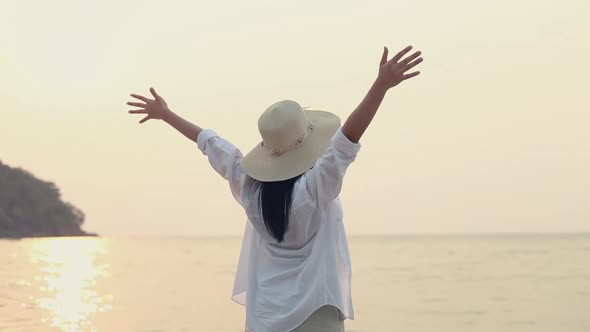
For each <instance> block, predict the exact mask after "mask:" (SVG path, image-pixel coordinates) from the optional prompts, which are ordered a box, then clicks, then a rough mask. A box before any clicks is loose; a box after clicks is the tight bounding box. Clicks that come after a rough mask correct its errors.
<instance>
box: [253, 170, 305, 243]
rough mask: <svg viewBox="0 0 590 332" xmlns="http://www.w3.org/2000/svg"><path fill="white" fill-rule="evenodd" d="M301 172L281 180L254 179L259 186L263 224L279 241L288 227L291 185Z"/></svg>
mask: <svg viewBox="0 0 590 332" xmlns="http://www.w3.org/2000/svg"><path fill="white" fill-rule="evenodd" d="M303 174H304V173H303ZM303 174H299V175H297V176H295V177H293V178H290V179H287V180H283V181H274V182H264V181H256V183H257V184H258V187H259V188H260V194H259V196H258V202H259V207H260V211H261V213H260V214H261V216H262V219H264V225H265V226H266V229H267V230H268V232H269V233H270V234H271V235H272V237H273V238H275V239H276V240H277V241H278V242H279V243H280V242H283V240H284V237H285V233H286V232H287V229H288V227H289V212H290V211H291V203H292V199H293V186H294V185H295V182H296V181H297V180H298V179H299V178H300V177H301V176H302V175H303Z"/></svg>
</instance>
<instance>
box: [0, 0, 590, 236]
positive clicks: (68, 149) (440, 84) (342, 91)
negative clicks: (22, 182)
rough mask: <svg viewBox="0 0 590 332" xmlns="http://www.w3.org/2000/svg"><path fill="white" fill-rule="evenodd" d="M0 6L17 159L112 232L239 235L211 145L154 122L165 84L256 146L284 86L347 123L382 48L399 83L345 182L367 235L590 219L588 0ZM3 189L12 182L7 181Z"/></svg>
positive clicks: (201, 115) (14, 162) (0, 146)
mask: <svg viewBox="0 0 590 332" xmlns="http://www.w3.org/2000/svg"><path fill="white" fill-rule="evenodd" d="M2 7H3V9H2V11H1V12H0V42H1V45H2V46H1V49H0V50H1V51H0V98H1V99H0V100H1V103H2V107H1V109H0V160H2V161H3V162H4V163H7V164H8V165H11V166H20V167H23V168H25V169H27V170H29V171H31V172H32V173H34V174H35V175H37V176H38V177H40V178H42V179H45V180H48V181H52V182H55V183H56V184H57V185H58V186H59V188H61V190H62V195H63V198H64V199H65V200H66V201H70V202H72V203H73V204H74V205H76V206H78V207H79V208H80V209H82V210H83V211H84V212H85V213H86V216H87V218H86V223H85V228H86V229H88V230H91V231H96V232H99V233H101V234H104V235H130V234H139V235H145V234H150V235H156V234H157V235H220V234H228V235H240V234H242V232H243V229H244V222H245V221H246V219H245V218H246V217H245V215H244V213H243V212H242V210H241V208H240V207H239V206H238V204H237V203H235V201H234V200H233V198H232V196H231V194H230V192H229V187H228V185H227V184H226V183H225V182H224V181H223V179H221V177H219V176H218V175H217V174H216V173H215V172H214V171H213V170H212V169H211V168H210V166H209V164H208V162H207V160H206V158H205V156H203V155H202V154H201V152H200V151H199V150H198V149H197V146H196V144H195V143H192V142H191V141H189V140H187V139H185V138H184V137H183V136H181V135H180V134H178V133H176V132H175V131H174V130H173V129H172V128H171V127H169V126H167V125H166V124H165V123H163V122H160V121H155V120H150V121H148V122H147V123H144V124H142V125H139V124H138V121H139V120H140V116H137V115H135V116H134V115H130V114H128V113H127V110H128V109H130V108H132V107H128V106H127V105H125V103H126V102H127V101H129V100H130V99H131V98H130V97H129V93H140V94H144V95H146V94H149V92H148V89H149V87H150V86H154V87H155V88H156V89H157V91H158V92H159V93H160V95H162V96H163V97H164V98H165V99H166V100H167V102H168V104H169V105H170V107H171V108H172V109H173V110H174V111H175V112H177V113H179V114H180V115H182V116H184V117H186V118H187V119H189V120H191V121H194V122H195V123H196V124H198V125H200V126H202V127H205V128H212V129H214V130H216V131H217V132H218V133H219V134H220V135H222V136H223V137H225V138H227V139H229V140H230V141H232V142H233V143H234V144H236V145H237V146H238V147H240V149H241V150H242V152H243V153H244V154H245V153H247V152H248V151H249V150H250V149H251V148H253V147H254V145H256V144H257V143H258V142H259V141H260V137H259V133H258V129H257V126H256V123H257V120H258V116H259V115H260V114H261V113H262V111H264V109H265V108H266V107H267V106H269V105H270V104H272V103H274V102H275V101H278V100H281V99H294V100H297V101H299V102H300V103H301V104H302V105H303V106H311V108H315V109H323V110H327V111H331V112H334V113H336V114H338V115H339V116H340V117H341V118H342V121H344V120H345V119H346V117H347V116H348V114H349V113H350V112H351V111H352V110H353V109H354V108H355V107H356V105H357V104H358V102H359V101H360V100H361V99H362V97H363V96H364V94H365V92H366V90H367V88H368V87H369V85H370V84H371V82H372V80H373V79H374V78H375V76H376V73H377V65H378V61H379V58H380V55H381V52H382V47H383V46H384V45H387V46H389V48H390V51H391V53H394V52H395V51H397V50H398V49H401V48H403V47H404V46H406V45H408V44H411V45H414V46H415V48H416V49H420V50H422V52H423V55H424V62H423V63H422V64H420V65H419V67H418V68H419V70H420V71H421V72H422V74H421V75H420V76H418V77H417V78H415V79H413V80H410V81H407V82H404V83H402V84H401V85H399V86H397V87H395V88H394V89H392V90H391V91H389V93H388V95H387V97H386V100H385V101H384V103H383V104H382V107H381V109H380V110H379V112H378V113H377V115H376V117H375V119H374V121H373V123H372V124H371V126H370V127H369V129H368V130H367V132H366V134H365V135H364V136H363V137H362V139H361V144H362V148H361V151H360V152H359V154H358V158H357V160H356V161H355V162H354V163H353V164H352V165H351V167H350V168H349V171H348V174H347V178H346V179H345V184H344V187H343V192H342V194H341V200H342V203H343V206H344V213H345V217H344V218H345V223H346V228H347V232H348V233H349V234H351V235H353V234H398V233H441V232H442V233H470V232H559V231H564V232H575V231H590V114H589V112H590V102H589V97H588V91H589V86H590V65H589V64H588V59H590V38H588V36H590V20H589V19H588V17H589V15H590V2H589V1H587V0H568V1H562V2H556V1H546V0H541V1H539V0H534V1H533V0H526V1H525V0H517V1H508V0H500V1H468V0H450V1H434V0H419V1H307V0H305V1H261V0H251V1H158V2H149V1H114V0H103V1H71V0H55V1H27V0H25V1H22V0H19V1H16V0H5V1H3V3H2ZM0 190H2V189H1V188H0Z"/></svg>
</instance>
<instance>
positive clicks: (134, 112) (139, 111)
mask: <svg viewBox="0 0 590 332" xmlns="http://www.w3.org/2000/svg"><path fill="white" fill-rule="evenodd" d="M129 113H131V114H147V111H146V110H129Z"/></svg>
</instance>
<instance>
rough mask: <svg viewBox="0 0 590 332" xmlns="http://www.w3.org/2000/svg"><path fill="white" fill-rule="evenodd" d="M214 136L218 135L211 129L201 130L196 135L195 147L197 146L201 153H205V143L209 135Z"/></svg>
mask: <svg viewBox="0 0 590 332" xmlns="http://www.w3.org/2000/svg"><path fill="white" fill-rule="evenodd" d="M215 136H218V135H217V133H216V132H215V131H213V129H203V130H201V132H200V133H199V135H198V136H197V147H199V150H201V152H203V154H205V145H206V144H207V141H208V140H209V139H210V138H211V137H215Z"/></svg>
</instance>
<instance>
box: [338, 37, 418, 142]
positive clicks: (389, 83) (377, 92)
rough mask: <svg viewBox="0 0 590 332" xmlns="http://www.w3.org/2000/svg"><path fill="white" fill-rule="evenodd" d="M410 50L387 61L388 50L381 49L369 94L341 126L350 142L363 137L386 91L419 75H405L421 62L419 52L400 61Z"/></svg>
mask: <svg viewBox="0 0 590 332" xmlns="http://www.w3.org/2000/svg"><path fill="white" fill-rule="evenodd" d="M411 49H412V46H408V47H406V48H404V49H403V50H401V51H400V52H399V53H398V54H396V55H395V56H394V57H393V58H391V60H389V61H387V52H388V50H387V47H384V48H383V55H382V56H381V61H380V62H379V75H378V76H377V79H376V80H375V82H374V83H373V85H372V86H371V88H370V89H369V92H367V95H366V96H365V98H363V100H362V101H361V103H360V104H359V105H358V106H357V108H356V109H355V110H354V111H353V112H352V113H351V114H350V115H349V116H348V119H346V122H345V123H344V125H342V133H344V135H346V137H348V139H349V140H350V141H352V142H354V143H357V142H358V141H359V140H360V138H361V136H363V133H364V132H365V130H366V129H367V127H368V126H369V124H370V123H371V120H373V117H374V116H375V113H377V109H379V105H381V102H382V101H383V97H385V93H386V92H387V90H389V89H390V88H392V87H394V86H396V85H398V84H399V83H400V82H402V81H404V80H407V79H408V78H412V77H414V76H416V75H418V74H420V72H419V71H415V72H412V73H407V74H406V72H407V71H408V70H410V69H412V68H414V66H416V65H417V64H419V63H420V62H422V57H419V56H420V54H422V53H421V52H420V51H418V52H414V53H413V54H412V55H410V56H408V57H406V58H405V59H403V60H402V57H403V56H404V55H406V54H407V53H408V52H409V51H410V50H411Z"/></svg>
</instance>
